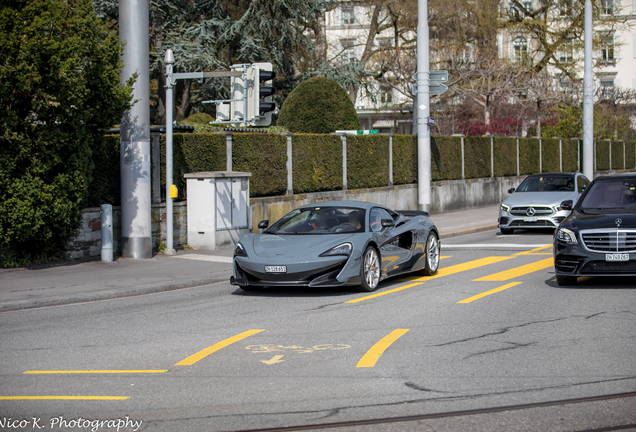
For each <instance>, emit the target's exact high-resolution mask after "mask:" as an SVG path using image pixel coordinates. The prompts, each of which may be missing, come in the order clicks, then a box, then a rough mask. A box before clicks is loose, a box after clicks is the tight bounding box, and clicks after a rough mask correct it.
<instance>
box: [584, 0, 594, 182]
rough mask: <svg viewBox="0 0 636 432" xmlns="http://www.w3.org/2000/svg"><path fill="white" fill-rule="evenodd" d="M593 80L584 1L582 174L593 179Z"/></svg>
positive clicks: (587, 2) (589, 0)
mask: <svg viewBox="0 0 636 432" xmlns="http://www.w3.org/2000/svg"><path fill="white" fill-rule="evenodd" d="M593 97H594V78H593V76H592V0H585V72H584V74H583V174H584V175H585V176H586V177H587V178H588V179H590V180H592V179H593V178H594V149H593V146H594V141H593V140H594V99H593Z"/></svg>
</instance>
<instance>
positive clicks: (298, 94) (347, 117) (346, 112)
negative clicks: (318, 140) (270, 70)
mask: <svg viewBox="0 0 636 432" xmlns="http://www.w3.org/2000/svg"><path fill="white" fill-rule="evenodd" d="M278 125H279V126H284V127H286V128H287V129H289V131H290V132H302V133H316V134H326V133H333V132H335V131H336V130H350V129H360V122H359V120H358V115H357V113H356V110H355V107H354V106H353V102H351V99H349V95H348V94H347V92H346V91H345V90H344V89H343V88H342V87H341V86H340V85H339V84H338V83H337V82H335V81H333V80H331V79H328V78H325V77H314V78H311V79H309V80H307V81H304V82H302V83H301V84H300V85H299V86H298V87H296V88H295V89H294V90H293V91H292V92H291V93H290V94H289V96H287V98H286V99H285V102H284V103H283V106H282V107H281V110H280V114H279V116H278Z"/></svg>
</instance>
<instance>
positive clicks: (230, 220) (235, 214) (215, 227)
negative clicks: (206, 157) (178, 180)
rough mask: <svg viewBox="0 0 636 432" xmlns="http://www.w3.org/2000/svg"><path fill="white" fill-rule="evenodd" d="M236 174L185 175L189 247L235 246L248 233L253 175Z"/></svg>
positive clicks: (204, 248)
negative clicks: (251, 179)
mask: <svg viewBox="0 0 636 432" xmlns="http://www.w3.org/2000/svg"><path fill="white" fill-rule="evenodd" d="M251 175H252V174H251V173H246V172H237V171H210V172H198V173H189V174H185V175H184V177H185V178H186V187H187V191H188V245H189V246H191V247H193V248H195V249H201V250H214V249H216V248H217V247H219V246H223V245H227V244H236V243H237V242H238V240H239V238H241V236H242V235H243V234H247V233H248V232H249V213H250V212H249V210H250V176H251Z"/></svg>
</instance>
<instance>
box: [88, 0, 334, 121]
mask: <svg viewBox="0 0 636 432" xmlns="http://www.w3.org/2000/svg"><path fill="white" fill-rule="evenodd" d="M94 2H95V5H96V8H97V9H98V10H99V11H100V12H101V13H102V14H103V15H104V16H107V17H108V18H109V19H110V20H111V22H112V23H115V24H116V22H117V19H118V9H117V4H118V0H94ZM332 6H333V3H332V1H331V0H252V1H247V0H215V1H210V0H156V1H153V2H151V3H150V40H151V47H150V48H151V49H150V53H151V59H149V61H150V66H151V71H152V73H153V74H154V76H155V78H156V79H157V87H158V88H157V90H158V93H159V102H158V108H157V110H156V116H155V122H156V123H160V124H163V123H165V89H164V87H165V75H164V73H165V65H164V64H163V58H164V54H165V51H166V49H168V48H170V49H172V50H173V52H174V56H175V60H176V63H175V72H194V71H227V70H229V68H230V66H231V65H233V64H241V63H254V62H271V63H273V64H274V69H275V71H276V75H277V79H276V81H275V86H276V87H277V88H278V90H279V91H280V93H281V95H282V96H283V97H284V96H285V95H286V94H287V93H288V92H289V91H291V90H292V89H293V87H294V86H295V84H296V82H297V80H296V77H295V75H296V73H297V71H298V67H297V61H298V56H297V55H296V54H297V53H299V52H303V51H308V50H311V49H313V46H314V45H313V43H312V42H311V39H310V37H309V35H310V33H311V30H312V29H315V28H317V24H316V22H317V19H318V17H319V16H320V14H322V13H323V12H324V11H325V10H327V9H328V8H330V7H332ZM229 96H230V95H229V79H219V78H216V79H208V80H206V81H205V83H197V82H193V81H192V80H180V81H178V86H177V88H176V89H175V105H176V112H175V116H174V117H173V118H175V119H178V120H182V119H185V118H186V117H187V116H188V115H189V113H190V109H191V108H192V106H194V105H197V104H200V102H201V101H202V100H214V99H227V98H229ZM198 107H200V108H201V107H202V105H198Z"/></svg>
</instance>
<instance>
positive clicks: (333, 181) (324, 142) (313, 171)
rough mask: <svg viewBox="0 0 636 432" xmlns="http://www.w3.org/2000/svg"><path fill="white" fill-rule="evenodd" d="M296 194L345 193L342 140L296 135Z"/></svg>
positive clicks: (293, 158) (294, 180)
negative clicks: (343, 187) (338, 191)
mask: <svg viewBox="0 0 636 432" xmlns="http://www.w3.org/2000/svg"><path fill="white" fill-rule="evenodd" d="M292 162H293V163H292V165H293V167H292V183H293V188H294V193H307V192H318V191H327V190H340V189H342V140H341V139H340V137H339V136H337V135H315V134H294V135H293V139H292Z"/></svg>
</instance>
